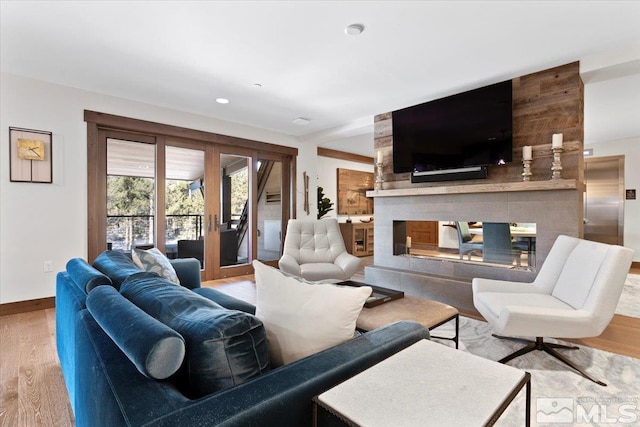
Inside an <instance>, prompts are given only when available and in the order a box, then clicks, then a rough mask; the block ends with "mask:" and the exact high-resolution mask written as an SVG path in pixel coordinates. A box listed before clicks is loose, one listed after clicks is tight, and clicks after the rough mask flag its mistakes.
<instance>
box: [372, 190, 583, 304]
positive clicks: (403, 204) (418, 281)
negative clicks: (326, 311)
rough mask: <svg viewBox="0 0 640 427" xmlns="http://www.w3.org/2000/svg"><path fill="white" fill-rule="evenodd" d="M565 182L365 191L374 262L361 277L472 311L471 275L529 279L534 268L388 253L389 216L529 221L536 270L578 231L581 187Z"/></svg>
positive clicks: (393, 218) (390, 243) (390, 248)
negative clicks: (559, 241)
mask: <svg viewBox="0 0 640 427" xmlns="http://www.w3.org/2000/svg"><path fill="white" fill-rule="evenodd" d="M563 181H564V180H563ZM531 184H533V183H531ZM558 184H560V183H558ZM565 184H566V182H565ZM565 187H566V186H564V187H561V186H559V185H558V188H560V189H554V187H553V186H550V185H546V186H543V189H540V190H531V189H532V188H537V187H533V186H522V187H521V186H519V185H517V184H515V185H512V186H508V187H507V188H511V189H514V190H515V191H505V189H504V188H501V189H498V190H491V189H487V187H486V186H485V187H482V186H469V187H468V190H467V191H469V192H471V191H473V193H463V192H462V191H457V192H456V194H441V193H442V191H437V188H444V187H437V188H435V190H431V191H430V190H428V189H425V188H424V187H423V188H419V189H416V190H415V191H412V190H411V189H402V190H390V191H389V190H378V191H369V192H367V196H369V197H370V196H373V197H374V200H375V205H374V206H375V208H374V209H375V222H374V242H375V243H374V244H375V247H374V263H373V265H372V266H368V267H365V281H366V282H367V283H369V284H372V285H378V286H383V287H387V288H392V289H398V290H402V291H404V292H405V293H406V294H408V295H414V296H418V297H423V298H428V299H433V300H437V301H441V302H444V303H447V304H451V305H454V306H456V307H458V308H459V309H464V310H472V311H473V310H475V309H474V307H473V298H472V292H471V279H473V278H474V277H484V278H491V279H501V280H513V281H520V282H530V281H532V280H533V279H535V276H536V274H537V273H536V272H531V271H523V270H517V269H506V268H501V267H493V266H486V265H478V264H470V263H465V262H460V261H457V260H443V259H439V258H438V259H436V258H427V259H425V258H417V257H408V256H394V255H393V221H456V220H458V221H470V220H473V221H486V222H534V223H536V226H537V236H536V258H537V261H536V267H537V269H538V270H539V269H540V267H541V266H542V264H543V263H544V260H545V258H546V257H547V254H548V253H549V250H550V249H551V246H552V245H553V243H554V241H555V239H556V237H557V236H558V235H560V234H565V235H569V236H576V237H580V236H582V218H583V190H582V188H581V185H580V184H579V183H576V182H575V181H573V184H572V185H568V187H570V188H565ZM571 187H572V188H571ZM431 188H434V187H431ZM523 189H524V190H523ZM476 191H482V192H476ZM439 193H440V194H439Z"/></svg>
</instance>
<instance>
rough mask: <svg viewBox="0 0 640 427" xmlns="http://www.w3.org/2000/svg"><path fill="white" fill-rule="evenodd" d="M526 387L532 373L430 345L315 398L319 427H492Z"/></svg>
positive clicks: (527, 415) (406, 352)
mask: <svg viewBox="0 0 640 427" xmlns="http://www.w3.org/2000/svg"><path fill="white" fill-rule="evenodd" d="M525 386H526V395H525V399H526V404H525V425H526V426H527V427H528V426H529V425H530V424H529V423H530V411H531V375H530V374H529V373H528V372H525V371H522V370H520V369H517V368H513V367H511V366H508V365H503V364H501V363H498V362H494V361H491V360H487V359H483V358H481V357H478V356H474V355H472V354H469V353H466V352H464V351H460V350H454V349H452V348H450V347H447V346H444V345H442V344H438V343H435V342H432V341H428V340H422V341H418V342H417V343H415V344H413V345H412V346H410V347H407V348H406V349H404V350H402V351H400V352H398V353H396V354H394V355H393V356H391V357H390V358H388V359H386V360H383V361H382V362H380V363H378V364H377V365H374V366H372V367H371V368H369V369H367V370H365V371H363V372H361V373H360V374H358V375H356V376H354V377H352V378H350V379H348V380H347V381H345V382H343V383H341V384H338V385H337V386H335V387H333V388H332V389H329V390H327V391H326V392H324V393H322V394H320V395H319V396H317V397H315V398H314V425H316V426H328V425H331V426H336V425H347V426H364V427H378V426H379V427H387V426H425V425H434V426H491V425H493V424H494V423H495V422H496V421H497V420H498V418H499V417H500V415H501V414H502V413H503V412H504V411H505V409H506V408H507V407H508V406H509V404H510V403H511V402H512V401H513V400H514V399H515V397H516V396H517V395H518V394H519V393H520V391H521V390H522V388H525Z"/></svg>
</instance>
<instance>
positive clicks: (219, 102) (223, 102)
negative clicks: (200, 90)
mask: <svg viewBox="0 0 640 427" xmlns="http://www.w3.org/2000/svg"><path fill="white" fill-rule="evenodd" d="M216 102H217V103H218V104H228V103H229V100H228V99H227V98H216Z"/></svg>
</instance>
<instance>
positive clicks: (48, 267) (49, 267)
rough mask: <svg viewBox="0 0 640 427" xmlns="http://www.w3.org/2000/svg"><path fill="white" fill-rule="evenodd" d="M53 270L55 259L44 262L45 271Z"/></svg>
mask: <svg viewBox="0 0 640 427" xmlns="http://www.w3.org/2000/svg"><path fill="white" fill-rule="evenodd" d="M52 271H53V261H45V262H44V272H45V273H51V272H52Z"/></svg>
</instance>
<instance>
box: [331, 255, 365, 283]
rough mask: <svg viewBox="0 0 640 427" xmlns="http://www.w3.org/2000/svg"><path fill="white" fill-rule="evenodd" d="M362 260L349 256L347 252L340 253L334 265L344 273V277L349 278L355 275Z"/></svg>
mask: <svg viewBox="0 0 640 427" xmlns="http://www.w3.org/2000/svg"><path fill="white" fill-rule="evenodd" d="M361 262H362V260H361V259H360V258H358V257H357V256H354V255H351V254H350V253H349V252H342V253H341V254H340V255H338V257H337V258H336V260H335V261H334V264H335V265H337V266H338V267H340V268H341V269H342V271H344V276H345V277H347V278H349V277H351V276H353V275H354V274H356V271H358V268H359V267H360V263H361Z"/></svg>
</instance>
